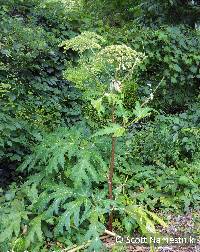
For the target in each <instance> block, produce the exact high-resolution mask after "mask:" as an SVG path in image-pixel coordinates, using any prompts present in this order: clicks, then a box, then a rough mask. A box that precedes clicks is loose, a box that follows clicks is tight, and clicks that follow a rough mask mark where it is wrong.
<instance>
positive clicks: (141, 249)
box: [104, 211, 200, 252]
mask: <svg viewBox="0 0 200 252" xmlns="http://www.w3.org/2000/svg"><path fill="white" fill-rule="evenodd" d="M164 218H165V219H166V220H167V224H168V227H167V228H162V227H160V226H157V229H158V231H159V233H160V234H161V236H159V237H162V238H161V240H162V239H164V240H165V241H166V242H165V244H162V243H159V241H160V240H157V241H158V243H157V246H156V248H155V251H156V252H200V211H199V212H189V213H187V214H184V215H178V216H177V215H174V214H168V215H165V216H164ZM132 237H133V243H129V241H131V238H132ZM135 237H137V239H141V237H142V236H141V235H139V234H136V233H135V234H133V235H132V236H131V237H130V236H129V239H128V240H126V241H127V242H126V244H125V243H122V242H121V241H122V239H121V238H115V237H111V238H107V239H106V240H105V241H104V244H105V245H106V247H107V248H109V250H110V251H112V252H129V251H134V252H150V248H149V246H148V245H146V244H145V246H142V243H140V244H139V242H138V243H137V244H136V242H135V241H136V240H135V239H136V238H135ZM116 239H118V242H116ZM124 239H126V238H124ZM143 239H144V238H143ZM152 239H154V237H152ZM158 239H159V238H158ZM143 244H144V242H143Z"/></svg>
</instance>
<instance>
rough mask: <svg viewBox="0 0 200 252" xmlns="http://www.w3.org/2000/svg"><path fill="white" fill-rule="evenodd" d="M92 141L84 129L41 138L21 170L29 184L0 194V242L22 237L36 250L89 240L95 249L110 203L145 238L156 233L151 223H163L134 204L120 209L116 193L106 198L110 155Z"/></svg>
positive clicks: (97, 141) (10, 242)
mask: <svg viewBox="0 0 200 252" xmlns="http://www.w3.org/2000/svg"><path fill="white" fill-rule="evenodd" d="M95 139H96V140H95V141H94V138H93V137H92V135H91V134H90V133H89V132H88V130H87V129H86V128H84V127H83V125H81V127H72V128H71V129H68V128H61V129H59V130H58V131H57V132H54V133H52V134H48V135H47V136H46V137H44V139H43V141H42V142H41V144H40V145H39V146H37V147H36V148H35V150H34V152H33V153H32V154H31V155H30V156H28V157H27V159H26V161H25V162H24V163H23V165H22V166H21V167H20V169H21V170H24V169H28V170H29V173H30V176H29V177H28V179H27V181H25V183H24V184H22V185H21V186H20V187H17V188H16V187H14V188H11V189H10V191H8V192H7V193H5V194H4V195H2V196H1V203H2V204H1V205H2V207H1V209H0V211H1V218H0V227H1V230H4V231H6V232H2V233H1V244H3V243H4V242H7V244H8V245H9V248H12V246H13V245H12V244H14V246H17V245H16V244H17V243H18V242H19V239H20V238H22V239H23V240H24V243H23V244H24V247H25V248H26V249H27V248H29V249H32V250H33V251H40V248H42V247H45V246H46V245H45V239H47V238H48V237H50V238H51V240H52V242H55V241H56V240H58V241H59V240H62V244H63V246H69V245H71V243H72V242H75V243H77V242H84V241H88V240H90V239H91V240H92V242H91V244H90V247H89V249H88V251H90V250H91V251H93V250H94V249H96V250H97V251H98V250H99V248H100V247H101V246H102V243H101V242H100V239H99V237H100V235H101V234H102V233H103V232H104V230H105V224H106V223H105V222H106V214H107V213H108V212H109V211H110V205H111V204H112V206H113V207H114V209H115V211H116V212H118V215H119V216H124V215H125V216H127V218H128V219H133V220H135V221H136V222H137V223H138V225H139V227H140V228H141V230H142V231H143V232H144V233H145V234H148V232H149V231H148V228H149V227H150V226H151V231H152V232H154V233H155V227H154V222H152V220H151V219H153V220H154V221H156V222H158V223H160V224H163V225H165V224H164V223H163V222H162V221H161V220H160V219H159V218H158V217H155V216H154V215H152V214H151V213H149V212H148V211H147V210H145V209H143V208H141V207H138V206H136V205H135V204H134V202H132V201H129V203H128V202H127V203H126V204H125V205H124V200H123V198H124V196H123V195H119V194H116V200H115V201H110V200H108V199H106V198H107V197H106V194H107V193H106V191H107V188H106V186H105V182H106V181H107V179H106V175H107V166H108V164H109V157H108V159H105V158H103V157H102V155H103V152H104V150H103V149H101V141H102V140H101V138H97V137H96V138H95ZM104 146H105V144H104ZM109 146H110V144H109V143H108V145H107V147H109ZM102 151H103V152H102ZM31 174H32V175H31ZM8 206H10V207H9V208H8ZM18 208H19V210H18V211H17V212H16V209H18ZM13 219H14V220H13ZM12 220H13V221H12ZM8 221H12V223H13V224H12V225H8V224H7V222H8ZM5 227H7V228H6V229H5ZM25 227H26V228H25ZM45 227H48V232H47V229H46V228H45ZM77 229H78V230H79V232H77ZM20 230H22V231H20ZM38 244H40V246H38ZM32 250H31V251H32Z"/></svg>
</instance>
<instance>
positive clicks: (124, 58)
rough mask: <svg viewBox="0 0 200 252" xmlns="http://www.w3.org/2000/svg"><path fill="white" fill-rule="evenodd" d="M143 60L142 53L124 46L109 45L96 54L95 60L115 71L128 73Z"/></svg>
mask: <svg viewBox="0 0 200 252" xmlns="http://www.w3.org/2000/svg"><path fill="white" fill-rule="evenodd" d="M144 58H145V55H144V54H143V53H140V52H136V51H135V50H133V49H132V48H130V47H128V46H126V45H111V46H107V47H105V48H104V49H102V50H101V51H100V52H99V53H98V54H97V58H96V60H97V61H102V62H103V64H105V65H111V66H114V67H115V69H116V71H121V70H122V71H130V70H132V69H133V68H134V67H135V66H137V65H138V64H140V63H141V61H143V59H144Z"/></svg>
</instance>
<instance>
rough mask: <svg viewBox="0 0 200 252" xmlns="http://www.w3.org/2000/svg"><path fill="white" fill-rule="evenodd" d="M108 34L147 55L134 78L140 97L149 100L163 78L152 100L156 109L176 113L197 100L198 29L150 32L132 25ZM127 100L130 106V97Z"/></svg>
mask: <svg viewBox="0 0 200 252" xmlns="http://www.w3.org/2000/svg"><path fill="white" fill-rule="evenodd" d="M106 34H107V39H108V40H109V41H112V43H116V42H117V43H126V44H128V45H130V46H132V47H133V48H134V49H135V50H137V51H141V52H143V53H145V55H146V56H147V57H146V58H145V59H144V61H143V62H142V63H141V64H140V66H139V69H140V71H138V74H137V75H136V76H133V77H134V79H133V82H135V83H137V84H138V85H137V86H136V87H137V88H136V91H137V95H138V96H139V97H142V99H146V97H147V96H149V95H150V94H151V93H152V90H154V89H155V87H156V86H157V85H158V83H159V82H160V80H161V79H162V78H163V77H164V80H163V81H162V83H161V85H160V87H159V88H158V90H157V91H156V94H155V98H154V100H153V101H152V103H154V102H155V103H154V105H153V106H154V107H155V108H156V107H157V108H159V109H162V110H164V111H165V112H167V113H176V111H177V112H179V111H182V110H184V109H186V108H187V105H188V104H189V103H192V102H193V100H194V99H196V97H197V94H198V86H199V77H200V73H199V67H198V66H199V60H200V59H199V53H198V52H199V48H200V36H199V31H198V30H191V29H189V28H188V27H184V26H173V27H169V26H165V27H161V28H159V29H158V28H156V29H150V28H144V27H141V26H137V25H135V24H134V23H130V24H127V26H125V27H124V28H123V29H122V28H113V29H111V30H110V32H109V33H106ZM129 92H130V90H129ZM127 96H128V95H127ZM127 99H129V101H127V102H128V103H130V99H131V97H130V96H128V97H127ZM133 102H135V100H134V101H133ZM129 106H130V105H129ZM132 106H133V104H132Z"/></svg>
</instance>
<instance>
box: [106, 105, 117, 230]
mask: <svg viewBox="0 0 200 252" xmlns="http://www.w3.org/2000/svg"><path fill="white" fill-rule="evenodd" d="M112 123H115V107H114V105H113V106H112ZM115 145H116V137H114V136H112V149H111V159H110V169H109V176H108V189H109V199H110V200H112V199H113V191H112V190H113V174H114V168H115ZM112 223H113V212H112V209H111V210H110V214H109V222H108V230H109V231H111V232H112V229H113V227H112Z"/></svg>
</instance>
